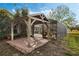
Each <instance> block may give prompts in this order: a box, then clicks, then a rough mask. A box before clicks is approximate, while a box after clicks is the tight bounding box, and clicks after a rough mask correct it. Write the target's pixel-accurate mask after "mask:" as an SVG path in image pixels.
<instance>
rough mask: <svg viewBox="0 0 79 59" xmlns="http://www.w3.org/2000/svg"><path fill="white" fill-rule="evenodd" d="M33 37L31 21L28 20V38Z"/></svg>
mask: <svg viewBox="0 0 79 59" xmlns="http://www.w3.org/2000/svg"><path fill="white" fill-rule="evenodd" d="M31 35H32V31H31V19H30V18H29V19H28V24H27V37H28V38H30V36H31Z"/></svg>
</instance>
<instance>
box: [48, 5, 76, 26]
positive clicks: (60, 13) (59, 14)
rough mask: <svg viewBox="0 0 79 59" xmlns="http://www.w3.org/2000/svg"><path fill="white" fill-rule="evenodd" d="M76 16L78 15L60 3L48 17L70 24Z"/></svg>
mask: <svg viewBox="0 0 79 59" xmlns="http://www.w3.org/2000/svg"><path fill="white" fill-rule="evenodd" d="M75 16H76V15H75V14H74V13H73V12H72V11H71V10H70V9H69V8H68V7H67V6H65V5H60V6H58V7H57V8H56V9H52V10H51V12H50V13H49V14H48V19H52V20H57V21H58V22H61V23H64V24H65V25H67V26H70V24H71V23H72V21H74V19H75ZM52 20H50V21H52Z"/></svg>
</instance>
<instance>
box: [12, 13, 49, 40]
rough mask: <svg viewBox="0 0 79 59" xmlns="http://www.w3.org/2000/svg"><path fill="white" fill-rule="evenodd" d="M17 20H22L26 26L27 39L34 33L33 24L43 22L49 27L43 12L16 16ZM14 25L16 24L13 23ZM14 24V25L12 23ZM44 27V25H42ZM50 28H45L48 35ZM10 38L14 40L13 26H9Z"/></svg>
mask: <svg viewBox="0 0 79 59" xmlns="http://www.w3.org/2000/svg"><path fill="white" fill-rule="evenodd" d="M17 20H19V21H20V20H22V21H24V23H25V24H26V26H27V38H28V39H29V38H30V37H31V36H33V35H34V25H35V24H38V23H41V24H42V25H43V24H45V25H46V26H47V27H49V26H50V25H49V21H48V20H47V18H46V17H45V15H44V14H33V15H28V16H23V17H17ZM15 25H16V24H15ZM12 26H14V25H12ZM43 28H44V27H43ZM49 31H50V29H49V28H48V29H47V32H48V34H47V35H49ZM42 35H43V34H42ZM11 40H14V28H11Z"/></svg>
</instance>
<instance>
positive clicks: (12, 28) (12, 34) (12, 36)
mask: <svg viewBox="0 0 79 59" xmlns="http://www.w3.org/2000/svg"><path fill="white" fill-rule="evenodd" d="M13 39H14V27H13V22H12V23H11V40H13Z"/></svg>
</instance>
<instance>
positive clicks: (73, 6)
mask: <svg viewBox="0 0 79 59" xmlns="http://www.w3.org/2000/svg"><path fill="white" fill-rule="evenodd" d="M59 5H66V6H68V7H69V8H70V10H71V11H72V12H74V13H75V14H76V20H78V21H79V4H78V3H67V4H66V3H65V4H64V3H27V4H25V5H24V4H23V3H19V4H17V5H16V7H15V6H14V5H13V4H12V3H0V8H6V9H8V10H10V11H14V9H15V8H22V7H27V8H28V9H29V11H30V13H45V14H47V13H48V12H49V10H50V9H55V8H56V7H57V6H59Z"/></svg>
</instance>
